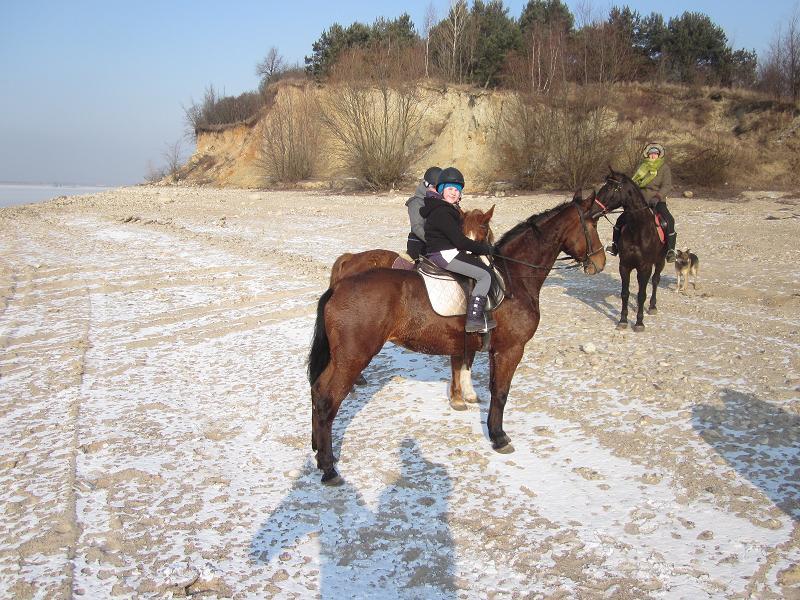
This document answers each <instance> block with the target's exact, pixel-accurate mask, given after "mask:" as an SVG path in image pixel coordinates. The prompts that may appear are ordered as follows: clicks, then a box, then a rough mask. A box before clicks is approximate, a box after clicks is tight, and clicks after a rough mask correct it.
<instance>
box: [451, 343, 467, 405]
mask: <svg viewBox="0 0 800 600" xmlns="http://www.w3.org/2000/svg"><path fill="white" fill-rule="evenodd" d="M465 369H467V366H466V361H465V360H464V357H463V356H451V357H450V390H449V396H450V408H452V409H453V410H467V404H466V403H465V402H464V394H463V387H462V384H463V377H462V375H461V374H462V373H463V372H464V370H465Z"/></svg>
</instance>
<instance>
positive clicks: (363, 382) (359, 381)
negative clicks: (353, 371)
mask: <svg viewBox="0 0 800 600" xmlns="http://www.w3.org/2000/svg"><path fill="white" fill-rule="evenodd" d="M356 385H367V379H366V377H364V376H363V375H359V376H358V379H356Z"/></svg>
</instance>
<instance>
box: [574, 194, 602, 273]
mask: <svg viewBox="0 0 800 600" xmlns="http://www.w3.org/2000/svg"><path fill="white" fill-rule="evenodd" d="M572 202H573V203H574V204H575V210H577V211H578V217H579V218H580V220H581V227H583V235H584V237H585V239H586V255H585V256H584V257H583V258H582V259H577V258H576V259H575V260H576V261H578V262H579V263H580V264H581V266H582V267H583V270H584V271H586V270H588V268H589V265H592V266H593V267H594V272H595V273H599V272H600V271H601V270H602V269H599V268H598V267H597V264H596V263H595V262H594V260H593V259H592V257H593V256H594V255H595V254H599V253H600V252H605V250H603V244H602V243H601V244H600V247H599V248H598V249H597V250H592V240H591V236H590V235H589V228H588V227H587V226H586V213H584V212H583V210H582V209H581V205H580V204H579V203H578V201H577V200H573V201H572ZM593 203H597V204H599V205H600V206H601V207H602V208H605V207H604V206H603V205H602V204H601V203H600V202H598V200H597V196H595V198H594V201H593Z"/></svg>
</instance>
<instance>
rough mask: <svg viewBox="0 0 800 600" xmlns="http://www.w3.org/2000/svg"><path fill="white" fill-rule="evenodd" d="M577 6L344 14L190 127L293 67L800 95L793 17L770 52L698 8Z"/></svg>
mask: <svg viewBox="0 0 800 600" xmlns="http://www.w3.org/2000/svg"><path fill="white" fill-rule="evenodd" d="M583 13H584V14H579V15H577V16H576V15H573V14H572V12H571V11H570V9H569V7H568V6H567V5H566V4H565V3H564V2H563V1H562V0H529V1H528V2H527V4H526V5H525V6H524V7H523V9H522V12H521V13H520V15H519V16H518V17H515V16H513V15H511V14H509V9H508V7H506V6H505V5H504V3H503V0H488V1H485V0H472V2H471V3H470V2H468V1H467V0H452V1H451V3H450V5H449V9H448V11H447V13H446V14H444V15H441V17H440V16H438V15H437V14H436V11H435V9H434V7H433V5H432V4H431V5H429V7H428V10H427V11H426V14H425V17H424V20H423V23H422V24H421V25H420V26H417V25H415V24H414V23H413V21H412V20H411V17H410V16H409V15H408V14H405V13H404V14H401V15H400V16H399V17H396V18H394V19H387V18H383V17H381V18H378V19H377V20H376V21H375V22H374V23H372V24H371V25H370V24H365V23H361V22H354V23H351V24H350V25H347V26H344V25H341V24H339V23H334V24H333V25H331V26H330V27H329V28H328V29H326V30H325V31H323V32H322V33H321V35H320V37H319V38H318V39H317V40H316V41H315V42H314V43H313V44H312V48H311V54H310V55H308V56H306V57H305V61H304V62H305V64H304V65H302V66H301V65H298V64H295V65H289V64H288V63H287V61H286V60H285V59H284V58H283V57H282V56H281V55H280V53H279V52H278V49H277V48H275V47H271V48H270V49H269V51H268V53H267V55H266V56H265V57H264V59H263V60H262V61H260V62H259V63H258V64H257V66H256V73H257V75H258V76H259V78H260V84H259V89H258V90H257V91H251V92H245V93H244V94H241V95H240V96H235V97H232V96H220V95H219V94H216V93H215V92H214V90H213V88H210V89H209V90H207V91H206V95H205V98H204V99H203V101H202V102H201V103H199V104H195V103H192V105H191V106H190V107H189V108H187V109H186V116H187V121H188V123H189V125H190V127H191V128H192V129H193V130H195V131H197V130H198V129H203V128H204V127H213V126H214V125H219V124H228V123H232V122H240V121H245V120H247V119H248V118H249V117H251V116H254V115H255V113H256V112H257V111H258V110H259V109H260V108H261V107H262V106H264V105H265V104H266V105H269V104H270V102H271V101H272V99H273V94H272V93H271V91H270V84H272V83H274V82H276V81H278V80H280V79H283V78H287V77H295V78H297V77H305V78H313V79H315V80H317V81H327V82H336V81H341V80H349V81H352V80H361V81H365V82H369V81H374V80H376V79H380V80H389V81H415V80H419V79H423V78H430V79H434V80H438V81H441V82H444V83H454V84H468V85H474V86H480V87H484V88H486V87H489V88H503V89H509V90H514V91H518V92H521V93H530V94H538V95H540V94H547V93H552V92H555V91H557V90H558V89H559V88H563V87H564V86H565V85H569V84H584V85H586V84H601V85H604V84H614V83H618V82H632V81H639V82H655V83H674V84H682V85H713V86H722V87H739V88H748V89H756V90H761V91H763V92H766V93H769V94H771V95H772V96H773V97H775V98H777V99H790V100H792V101H796V100H797V99H798V94H800V20H799V19H798V13H797V11H795V13H794V15H793V16H792V17H791V18H789V19H788V20H785V24H784V25H783V26H782V27H781V28H779V29H778V31H777V32H776V34H775V38H774V40H773V43H772V45H771V46H770V48H769V50H768V51H767V53H766V55H765V57H763V59H762V60H759V58H758V57H757V55H756V52H755V50H748V49H745V48H738V49H735V48H733V47H732V46H731V44H730V43H729V42H728V38H727V36H726V34H725V32H724V30H723V29H722V27H720V26H719V25H717V24H716V23H714V22H713V21H712V20H711V18H710V17H708V16H707V15H705V14H703V13H701V12H693V11H687V12H684V13H683V14H682V15H680V16H676V17H672V18H670V19H668V20H665V19H664V17H663V16H662V15H661V14H659V13H657V12H652V13H650V14H649V15H643V14H640V13H639V12H638V11H636V10H633V9H631V8H630V7H628V6H625V5H623V6H614V7H612V8H611V9H610V11H609V13H608V14H607V15H604V16H601V17H598V16H595V15H592V14H590V10H589V9H588V8H587V9H585V10H584V11H583Z"/></svg>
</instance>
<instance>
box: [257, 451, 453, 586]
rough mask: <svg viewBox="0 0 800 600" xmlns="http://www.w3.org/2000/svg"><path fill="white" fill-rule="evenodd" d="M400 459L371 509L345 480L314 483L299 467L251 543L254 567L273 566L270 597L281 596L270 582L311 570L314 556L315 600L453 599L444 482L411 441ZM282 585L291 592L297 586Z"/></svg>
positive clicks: (313, 475) (448, 485)
mask: <svg viewBox="0 0 800 600" xmlns="http://www.w3.org/2000/svg"><path fill="white" fill-rule="evenodd" d="M399 458H400V464H401V466H400V473H399V475H398V476H397V478H396V479H395V480H394V481H393V482H391V483H390V484H388V485H387V486H386V487H385V488H384V489H383V490H382V491H381V493H380V496H379V499H378V502H377V506H376V508H375V510H371V509H370V508H369V507H368V506H367V503H366V501H365V500H364V498H363V496H362V495H361V494H360V493H359V491H358V490H357V489H356V488H355V487H353V486H352V485H350V484H349V483H347V482H346V481H345V483H344V484H343V485H342V486H339V487H335V488H330V487H326V486H323V485H320V483H319V477H318V472H317V470H316V468H315V467H314V465H313V464H312V462H311V461H309V462H308V463H307V464H306V466H305V468H304V471H303V473H302V474H301V475H300V476H299V477H298V478H297V479H295V480H294V482H293V485H292V487H291V489H290V490H289V492H288V494H287V495H286V496H285V497H284V499H283V500H282V501H281V502H280V504H279V505H278V506H277V507H276V508H275V510H273V511H272V513H271V514H270V515H269V516H268V517H267V519H266V520H265V521H264V523H263V525H262V526H261V527H260V529H259V531H258V532H257V533H256V534H255V535H254V536H253V538H252V540H251V543H250V559H251V561H252V562H253V563H254V564H258V565H273V563H275V564H274V565H273V566H274V567H275V571H276V575H273V577H272V579H271V581H272V582H273V583H272V584H271V585H272V586H273V587H272V589H271V590H270V591H271V592H273V593H275V594H279V593H280V592H281V591H282V590H280V589H279V585H276V583H278V584H279V583H280V582H281V581H287V580H290V579H291V576H290V574H289V573H290V571H292V570H299V569H304V570H305V571H306V572H308V571H311V570H312V568H313V567H311V566H310V565H309V563H310V562H311V561H312V560H313V554H315V553H316V554H317V555H318V571H319V573H318V581H319V594H318V597H319V598H322V599H326V598H344V597H347V598H350V597H395V598H426V597H430V598H453V599H455V598H456V597H457V589H456V585H455V545H454V542H453V539H452V536H451V534H450V528H449V524H448V522H447V515H448V511H449V501H450V496H451V494H452V490H453V484H452V481H451V479H450V476H449V474H448V473H447V469H446V468H445V466H444V465H441V464H438V463H434V462H432V461H429V460H428V459H426V458H425V457H424V456H423V455H422V453H421V451H420V448H419V446H418V445H417V442H416V441H415V440H413V439H411V438H408V437H407V438H405V439H404V440H403V441H402V442H401V444H400V447H399ZM309 554H311V555H312V556H309ZM288 584H290V585H291V587H292V588H293V589H297V587H298V586H300V585H301V582H299V581H296V580H295V581H288ZM301 589H303V588H301ZM305 592H308V593H311V590H309V589H305Z"/></svg>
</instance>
